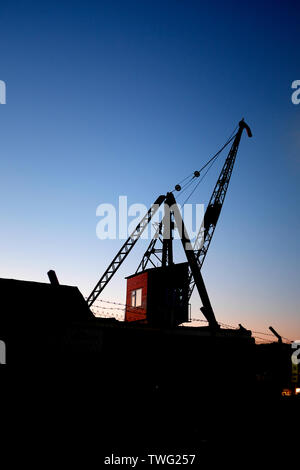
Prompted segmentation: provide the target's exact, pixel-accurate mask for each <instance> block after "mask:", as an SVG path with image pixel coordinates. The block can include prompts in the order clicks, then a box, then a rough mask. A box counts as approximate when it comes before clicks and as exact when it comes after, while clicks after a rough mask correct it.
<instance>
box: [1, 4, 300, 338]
mask: <svg viewBox="0 0 300 470" xmlns="http://www.w3.org/2000/svg"><path fill="white" fill-rule="evenodd" d="M299 13H300V8H299V2H296V1H295V2H293V1H286V2H283V1H281V2H278V1H272V2H271V1H265V2H261V1H251V2H250V1H246V2H238V1H229V2H221V1H215V2H202V1H192V0H169V1H166V0H160V1H155V0H152V1H150V0H139V1H138V0H135V1H132V0H110V1H109V0H103V1H98V2H92V1H89V0H87V1H84V2H83V1H59V2H58V1H56V2H55V1H51V2H50V1H43V2H38V1H11V2H1V5H0V50H1V53H0V58H1V67H0V79H1V80H4V81H5V82H6V85H7V104H6V105H0V129H1V130H0V135H1V139H0V148H1V155H0V177H1V186H0V191H1V198H0V205H1V232H0V240H1V272H0V276H1V277H7V278H8V277H12V278H17V279H31V280H37V281H46V282H47V276H46V272H47V271H48V270H49V269H50V268H53V269H55V270H56V272H57V274H58V277H59V279H60V281H61V282H62V283H65V284H73V285H78V287H79V288H80V290H81V291H82V292H83V293H84V294H89V293H90V291H91V289H92V288H93V287H94V285H95V283H96V282H97V280H98V279H99V277H100V275H101V274H102V273H103V271H104V269H105V268H106V266H107V264H108V263H109V262H110V261H111V259H112V257H113V256H114V254H115V253H116V251H117V250H118V249H119V247H120V241H118V240H116V241H100V240H98V239H97V238H96V224H97V218H96V207H97V206H98V204H100V203H103V202H109V203H113V204H116V203H117V201H118V196H119V195H127V196H128V202H129V203H135V202H141V203H144V204H146V205H150V204H151V202H152V201H153V200H154V199H155V198H156V197H157V195H158V194H162V193H165V192H166V191H167V190H169V189H170V188H171V187H172V186H174V185H175V184H176V183H177V182H178V181H180V180H181V179H182V178H183V177H184V176H186V175H187V174H189V173H191V172H192V171H194V170H195V169H199V168H200V167H201V166H202V164H203V163H204V162H205V161H206V160H207V159H208V158H209V157H210V156H211V155H212V154H213V153H214V152H215V151H216V150H218V148H219V147H220V146H221V145H222V144H223V143H224V142H225V140H226V139H227V137H228V136H229V134H230V133H231V132H232V130H233V129H234V127H235V126H236V124H237V122H238V121H239V120H240V118H241V117H243V116H244V117H245V119H246V121H247V122H248V123H249V125H250V126H251V128H252V131H253V135H254V137H253V139H248V138H247V137H246V135H244V136H243V139H242V142H241V145H240V150H239V155H238V159H237V162H236V166H235V169H234V173H233V177H232V181H231V184H230V188H229V192H228V195H227V198H226V201H225V205H224V208H223V212H222V214H221V218H220V220H219V224H218V227H217V229H216V233H215V236H214V240H213V242H212V245H211V247H210V250H209V253H208V256H207V258H206V262H205V266H204V267H203V275H204V278H205V281H206V285H207V289H208V291H209V294H210V297H211V301H212V304H213V306H214V309H215V312H216V316H217V319H218V320H219V321H221V322H224V323H229V324H235V325H236V324H237V323H242V324H243V325H244V326H246V327H248V328H252V329H254V330H263V331H267V328H268V326H269V325H272V326H273V327H275V328H277V329H278V331H279V332H280V333H281V334H282V335H283V336H286V337H289V338H293V339H300V320H299V311H300V308H299V307H300V305H299V261H300V260H299V246H298V241H299V228H300V225H299V210H298V207H299V178H300V158H299V153H300V105H298V106H296V105H293V104H292V102H291V93H292V89H291V83H292V81H293V80H296V79H300V70H299V65H300V60H299V59H300V57H299V55H300V54H299ZM220 163H222V162H220ZM219 169H220V164H219V167H218V165H216V168H214V170H212V172H211V174H210V176H209V177H208V178H207V182H206V184H205V185H204V186H203V188H201V191H198V192H197V194H195V197H194V199H193V202H207V199H208V196H209V194H210V192H211V190H212V188H213V184H214V182H215V180H216V178H217V174H218V170H219ZM145 246H146V244H145V243H144V244H143V243H141V245H140V246H139V247H136V249H135V251H134V252H132V254H131V256H130V259H128V262H126V264H125V265H124V266H123V267H122V268H121V270H120V271H119V273H118V275H117V276H116V279H114V280H113V281H112V282H111V284H110V285H108V286H107V289H106V291H104V292H103V298H105V299H107V298H108V299H112V300H118V301H121V302H125V282H124V280H123V279H124V276H125V275H129V274H132V273H133V272H134V270H135V268H136V266H137V264H138V262H139V260H140V257H141V255H142V253H143V251H144V249H145ZM199 307H200V302H199V300H198V299H197V296H195V295H194V296H193V308H192V311H193V316H194V317H196V316H198V317H199V318H201V315H200V312H199Z"/></svg>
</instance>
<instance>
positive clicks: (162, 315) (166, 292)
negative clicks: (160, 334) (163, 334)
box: [125, 263, 189, 327]
mask: <svg viewBox="0 0 300 470" xmlns="http://www.w3.org/2000/svg"><path fill="white" fill-rule="evenodd" d="M126 279H127V294H126V312H125V321H126V322H133V321H140V322H142V323H147V324H149V325H152V326H155V327H160V326H164V327H173V326H176V325H179V324H181V323H185V322H187V321H189V302H188V287H189V283H188V263H179V264H171V265H168V266H164V267H159V268H152V269H146V270H145V271H142V272H139V273H137V274H133V275H132V276H128V277H127V278H126Z"/></svg>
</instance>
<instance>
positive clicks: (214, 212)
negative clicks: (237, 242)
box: [87, 119, 252, 329]
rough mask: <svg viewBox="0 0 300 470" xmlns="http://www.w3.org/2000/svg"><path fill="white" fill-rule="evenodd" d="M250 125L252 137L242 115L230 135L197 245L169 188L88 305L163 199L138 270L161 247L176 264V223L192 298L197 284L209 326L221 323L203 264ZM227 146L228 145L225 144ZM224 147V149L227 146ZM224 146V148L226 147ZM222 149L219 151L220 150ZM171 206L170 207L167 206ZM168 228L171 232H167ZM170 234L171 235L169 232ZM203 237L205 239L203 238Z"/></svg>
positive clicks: (168, 260)
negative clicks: (215, 313) (218, 320)
mask: <svg viewBox="0 0 300 470" xmlns="http://www.w3.org/2000/svg"><path fill="white" fill-rule="evenodd" d="M244 129H246V131H247V134H248V136H249V137H252V133H251V130H250V128H249V126H248V125H247V124H246V123H245V122H244V119H242V120H241V121H240V122H239V129H238V131H237V133H236V135H235V136H234V137H233V138H232V139H230V140H229V141H228V142H227V143H226V144H225V146H226V145H228V143H229V142H230V141H231V140H233V139H234V140H233V144H232V146H231V148H230V150H229V153H228V156H227V158H226V161H225V163H224V165H223V168H222V170H221V173H220V175H219V178H218V181H217V183H216V185H215V188H214V191H213V193H212V196H211V198H210V201H209V204H208V206H207V209H206V212H205V215H204V219H203V223H202V226H201V228H200V230H199V232H198V234H197V237H196V241H195V243H194V246H193V247H192V245H191V242H190V239H189V236H188V233H187V231H186V228H185V226H184V222H183V220H182V217H181V214H180V210H179V208H178V206H177V203H176V200H175V196H174V194H173V192H168V193H167V194H166V195H160V196H159V197H158V198H157V199H156V201H155V202H154V204H153V205H152V206H151V208H150V209H149V210H148V212H147V213H146V214H145V216H144V217H143V218H142V220H141V221H140V222H139V223H138V225H137V226H136V228H135V229H134V231H133V232H132V233H131V235H130V236H129V237H128V239H127V240H126V241H125V243H124V244H123V246H122V247H121V249H120V250H119V251H118V253H117V254H116V256H115V257H114V259H113V260H112V262H111V263H110V264H109V266H108V268H107V269H106V271H105V272H104V274H103V275H102V276H101V278H100V280H99V281H98V283H97V284H96V286H95V288H94V289H93V291H92V292H91V294H90V295H89V297H88V299H87V303H88V306H89V307H91V306H92V305H93V303H94V302H95V300H96V299H97V298H98V296H99V295H100V294H101V292H102V291H103V289H104V288H105V287H106V285H107V284H108V282H109V281H110V279H111V278H112V277H113V276H114V274H115V273H116V271H117V270H118V269H119V267H120V266H121V264H122V263H123V262H124V260H125V259H126V257H127V256H128V255H129V253H130V252H131V250H132V249H133V247H134V246H135V244H136V242H137V240H138V239H139V238H140V236H141V235H142V233H143V232H144V230H145V228H146V227H147V225H148V224H149V223H150V222H151V220H152V219H153V216H154V215H155V213H156V212H157V210H158V209H159V207H160V206H161V204H162V203H165V214H164V217H163V219H162V221H161V222H160V223H159V224H158V227H157V230H156V233H155V235H154V238H153V239H152V240H151V242H150V245H149V247H148V249H147V251H146V252H145V254H144V256H143V259H142V261H141V263H140V264H139V267H138V269H137V272H138V271H139V270H140V269H142V270H145V269H146V266H147V264H148V262H149V261H150V262H151V263H152V265H153V266H155V265H154V263H153V261H152V260H151V255H153V254H154V255H155V256H156V257H157V255H156V253H157V252H158V251H160V252H161V253H162V258H161V260H160V258H158V257H157V258H158V259H159V260H160V261H161V266H166V265H167V264H168V265H171V264H173V248H172V231H173V229H174V227H175V224H176V226H177V228H178V230H179V233H180V238H181V242H182V245H183V248H184V251H185V254H186V258H187V261H188V286H189V288H188V299H190V297H191V295H192V292H193V289H194V287H195V286H196V287H197V290H198V293H199V295H200V298H201V301H202V304H203V306H202V308H201V311H202V313H203V315H204V316H205V318H206V319H207V321H208V323H209V326H210V327H211V328H213V329H215V328H217V327H218V323H217V321H216V318H215V315H214V312H213V309H212V306H211V303H210V300H209V296H208V294H207V290H206V287H205V284H204V281H203V278H202V274H201V267H202V265H203V262H204V259H205V256H206V254H207V250H208V248H209V245H210V242H211V239H212V236H213V233H214V230H215V228H216V225H217V221H218V218H219V215H220V212H221V209H222V206H223V203H224V199H225V196H226V192H227V189H228V185H229V181H230V178H231V174H232V170H233V166H234V162H235V159H236V155H237V151H238V147H239V143H240V139H241V136H242V133H243V130H244ZM225 146H224V147H225ZM224 147H223V148H224ZM223 148H222V149H223ZM222 149H221V150H222ZM221 150H220V151H221ZM218 153H219V152H218ZM199 175H200V172H199V171H195V172H194V176H195V177H199ZM175 189H176V190H177V191H180V190H181V187H180V185H176V187H175ZM168 207H169V208H170V209H171V210H166V209H167V208H168ZM167 232H168V233H167ZM167 235H168V236H167ZM157 240H160V241H161V243H162V248H161V249H157V248H155V244H156V242H157ZM200 240H201V242H200Z"/></svg>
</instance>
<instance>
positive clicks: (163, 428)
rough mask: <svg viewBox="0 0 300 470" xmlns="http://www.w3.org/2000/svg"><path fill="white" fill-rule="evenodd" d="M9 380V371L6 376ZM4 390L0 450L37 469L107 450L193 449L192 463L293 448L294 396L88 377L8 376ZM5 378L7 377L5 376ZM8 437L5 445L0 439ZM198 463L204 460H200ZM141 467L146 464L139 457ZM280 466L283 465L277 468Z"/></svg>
mask: <svg viewBox="0 0 300 470" xmlns="http://www.w3.org/2000/svg"><path fill="white" fill-rule="evenodd" d="M10 379H11V377H10ZM13 380H14V384H13V382H11V385H10V388H9V389H8V387H7V386H6V387H4V386H3V387H2V390H4V391H5V392H7V393H6V394H5V393H4V394H2V431H4V432H2V438H1V442H2V446H1V447H2V455H4V453H3V452H4V451H5V452H8V458H9V461H10V462H11V463H14V462H16V460H17V459H19V458H21V460H22V462H23V463H24V464H25V462H26V463H29V464H30V465H31V466H35V465H36V464H37V465H38V466H39V467H40V468H44V467H45V466H47V467H48V468H59V467H61V466H67V467H68V468H69V467H70V466H73V465H74V463H76V464H78V465H79V468H92V467H93V468H98V467H102V465H104V460H105V458H106V457H110V456H111V455H112V454H114V456H119V457H122V456H139V457H140V459H147V456H148V455H149V454H156V455H158V454H176V455H183V454H195V455H196V457H195V461H194V464H193V465H194V466H195V465H197V466H200V467H201V466H203V465H204V463H205V467H204V468H207V467H206V464H207V462H210V463H211V464H214V463H215V464H216V463H219V462H221V463H223V464H225V463H226V464H228V463H229V464H233V463H237V464H239V465H240V466H241V467H242V468H243V467H244V466H245V465H246V464H248V463H249V462H253V463H255V462H262V459H263V460H264V461H267V462H269V463H270V462H271V461H272V462H273V461H274V460H275V461H276V459H277V458H279V456H280V457H284V458H285V459H286V462H290V463H291V464H292V463H293V462H294V463H295V464H296V462H297V461H298V455H299V437H298V436H299V429H298V427H299V422H300V421H299V405H300V401H299V400H296V399H290V398H285V399H278V400H272V401H268V400H264V401H261V400H259V399H258V398H256V399H255V400H254V399H252V400H251V398H250V399H249V397H248V398H247V399H246V398H245V399H244V398H243V397H231V399H230V398H228V397H227V398H226V400H224V397H222V395H220V397H219V400H217V399H214V401H211V400H210V399H209V397H206V399H205V398H204V397H202V398H201V399H199V398H198V397H197V396H194V397H191V398H190V400H189V401H186V402H178V397H177V398H176V399H174V397H172V396H170V397H168V398H167V399H166V397H162V396H160V393H159V392H158V391H153V392H152V393H151V394H149V395H148V396H133V395H131V396H128V395H126V394H124V393H123V395H122V391H123V387H120V389H119V390H118V389H115V390H112V389H110V387H107V386H103V384H101V383H97V382H96V381H95V380H94V379H91V378H90V377H87V376H86V375H85V376H84V377H83V376H82V377H80V378H79V377H76V379H75V378H74V376H73V377H71V378H70V376H68V374H67V376H66V375H61V376H60V378H59V380H57V377H56V378H54V377H53V376H52V377H48V378H47V379H45V377H43V378H42V379H39V380H35V383H34V386H33V382H32V378H31V377H30V376H28V377H27V379H26V377H23V378H22V380H21V381H20V380H18V379H17V378H16V377H13ZM6 383H8V382H6ZM7 442H10V443H12V444H13V445H11V444H9V447H7V445H8V444H7V445H6V444H5V443H7ZM202 464H203V465H202ZM138 466H139V468H141V467H142V466H146V463H143V462H140V463H139V464H138ZM283 468H285V467H283Z"/></svg>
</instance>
